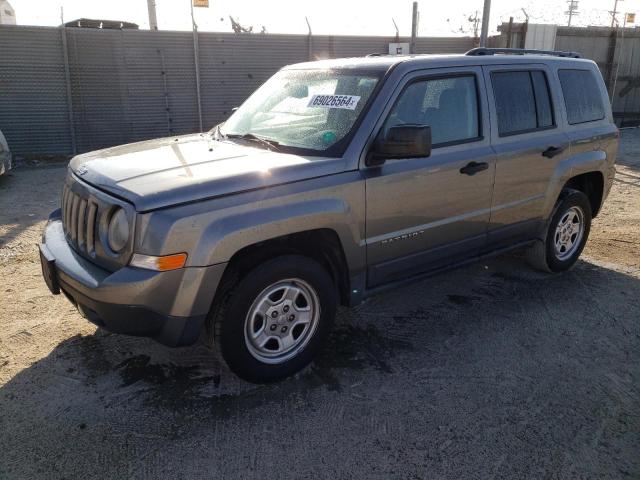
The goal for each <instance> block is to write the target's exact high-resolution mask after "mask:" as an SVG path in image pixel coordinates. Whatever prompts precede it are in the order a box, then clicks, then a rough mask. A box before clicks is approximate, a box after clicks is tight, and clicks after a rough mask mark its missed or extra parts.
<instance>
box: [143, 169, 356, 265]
mask: <svg viewBox="0 0 640 480" xmlns="http://www.w3.org/2000/svg"><path fill="white" fill-rule="evenodd" d="M364 188H365V186H364V180H363V179H362V177H361V175H360V172H358V171H351V172H344V173H341V174H338V175H330V176H327V177H322V178H317V179H311V180H307V181H303V182H296V183H293V184H288V185H281V186H278V187H271V188H269V189H264V190H256V191H253V192H246V193H241V194H237V195H229V196H227V197H224V198H218V199H212V200H207V201H204V202H197V203H194V204H190V205H183V206H178V207H175V208H169V209H165V210H158V211H154V212H150V213H147V214H143V215H141V217H142V218H140V219H139V222H138V224H137V227H138V231H137V232H136V237H137V239H136V245H137V247H136V251H137V252H139V253H144V254H149V255H166V254H170V253H177V252H186V253H187V254H188V260H187V265H186V266H187V267H204V266H209V265H216V264H220V263H225V262H228V261H229V260H230V259H231V257H233V255H234V254H235V253H236V252H238V251H239V250H241V249H242V248H245V247H248V246H250V245H254V244H256V243H260V242H264V241H267V240H271V239H274V238H278V237H281V236H283V235H287V234H292V233H299V232H304V231H309V230H317V229H330V230H333V231H335V232H336V234H337V235H338V238H339V240H340V242H341V245H342V248H343V251H344V255H345V258H346V261H347V267H348V269H349V272H350V275H354V274H357V273H359V272H361V271H363V270H364V269H365V268H366V252H365V243H364V236H365V231H364V228H365V220H364V219H365V190H364Z"/></svg>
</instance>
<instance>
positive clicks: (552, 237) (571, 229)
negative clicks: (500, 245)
mask: <svg viewBox="0 0 640 480" xmlns="http://www.w3.org/2000/svg"><path fill="white" fill-rule="evenodd" d="M590 229H591V204H590V203H589V199H588V198H587V196H586V195H585V194H584V193H582V192H580V191H578V190H572V189H567V190H565V191H564V192H563V195H562V196H561V197H560V199H559V200H558V203H557V204H556V208H555V209H554V213H553V215H552V217H551V219H550V221H549V224H548V226H547V231H546V235H545V240H544V242H543V241H537V242H536V243H535V244H534V245H533V247H532V248H531V249H530V251H529V252H528V259H529V262H530V263H531V264H532V265H533V266H534V267H536V268H538V269H540V270H543V271H547V272H562V271H565V270H568V269H569V268H571V267H572V266H573V265H574V264H575V263H576V261H577V260H578V257H580V254H581V253H582V250H583V249H584V246H585V244H586V243H587V238H588V237H589V231H590Z"/></svg>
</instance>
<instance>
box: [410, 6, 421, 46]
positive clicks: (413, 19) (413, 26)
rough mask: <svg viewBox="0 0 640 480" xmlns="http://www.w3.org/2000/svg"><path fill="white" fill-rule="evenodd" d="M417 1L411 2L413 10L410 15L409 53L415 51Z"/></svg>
mask: <svg viewBox="0 0 640 480" xmlns="http://www.w3.org/2000/svg"><path fill="white" fill-rule="evenodd" d="M418 15H420V14H419V13H418V2H413V12H412V15H411V43H410V44H409V53H410V54H411V55H413V54H415V53H416V37H417V36H418Z"/></svg>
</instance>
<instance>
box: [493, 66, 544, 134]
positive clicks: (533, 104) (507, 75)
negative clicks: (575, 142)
mask: <svg viewBox="0 0 640 480" xmlns="http://www.w3.org/2000/svg"><path fill="white" fill-rule="evenodd" d="M491 83H492V85H493V96H494V98H495V102H496V112H497V116H498V134H499V135H500V136H505V135H514V134H517V133H524V132H530V131H532V130H537V129H544V128H549V127H552V126H553V125H554V123H553V109H552V107H551V98H550V96H549V85H548V82H547V77H546V75H545V73H544V72H542V71H540V70H532V71H518V72H493V73H492V74H491Z"/></svg>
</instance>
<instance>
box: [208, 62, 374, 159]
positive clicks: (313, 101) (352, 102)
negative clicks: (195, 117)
mask: <svg viewBox="0 0 640 480" xmlns="http://www.w3.org/2000/svg"><path fill="white" fill-rule="evenodd" d="M379 77H380V75H379V74H377V73H370V72H369V73H367V72H362V73H358V72H353V71H344V72H340V71H326V70H283V71H280V72H278V73H276V74H275V75H274V76H273V77H271V78H270V79H269V80H268V81H267V82H266V83H265V84H264V85H262V86H261V87H260V88H259V89H258V90H256V91H255V93H254V94H253V95H251V97H249V99H247V101H246V102H244V103H243V104H242V106H241V107H240V108H239V109H238V110H237V111H236V112H234V114H233V115H231V117H229V119H228V120H227V121H226V122H225V123H224V125H223V126H222V128H221V132H222V134H223V135H226V136H227V137H228V138H231V139H233V138H234V137H241V136H247V135H253V136H257V137H260V138H262V139H265V140H268V141H270V142H272V143H275V144H277V145H278V147H279V148H280V149H281V150H288V151H290V152H291V153H303V154H309V155H328V154H330V153H331V152H334V153H335V152H336V150H340V146H341V142H342V143H344V141H346V139H347V136H348V135H349V133H350V132H351V131H352V130H353V128H354V126H355V124H356V121H357V120H358V119H359V118H360V116H361V114H362V112H363V110H364V108H365V106H366V105H367V104H368V102H369V101H370V100H371V98H372V95H373V91H374V89H375V87H376V85H377V84H378V82H379V80H380V78H379Z"/></svg>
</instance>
